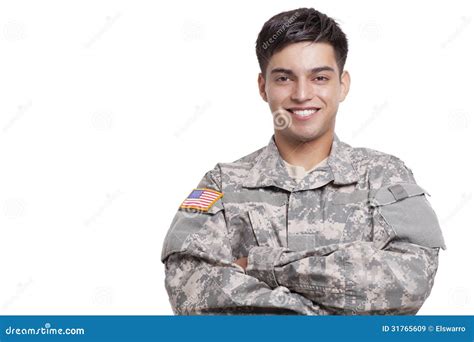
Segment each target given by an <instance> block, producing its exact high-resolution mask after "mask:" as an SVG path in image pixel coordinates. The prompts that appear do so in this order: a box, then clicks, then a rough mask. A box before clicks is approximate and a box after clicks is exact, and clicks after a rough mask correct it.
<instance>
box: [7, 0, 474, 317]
mask: <svg viewBox="0 0 474 342" xmlns="http://www.w3.org/2000/svg"><path fill="white" fill-rule="evenodd" d="M298 7H315V8H316V9H319V10H320V11H322V12H324V13H326V14H328V15H329V16H331V17H333V18H335V19H336V20H337V21H338V22H339V23H340V24H341V27H342V29H343V30H344V31H345V32H346V34H347V36H348V39H349V46H350V48H349V57H348V60H347V64H346V69H347V70H349V72H350V73H351V75H352V88H351V91H350V94H349V96H348V98H347V99H346V101H345V102H344V103H343V104H342V105H341V107H340V109H339V113H338V124H337V129H336V132H337V133H338V135H339V137H340V138H341V140H343V141H346V142H348V143H349V144H351V145H352V146H365V147H371V148H373V149H377V150H381V151H384V152H387V153H391V154H394V155H396V156H398V157H400V158H401V159H402V160H404V161H405V163H406V164H407V165H408V166H409V167H410V168H411V169H412V170H413V172H414V174H415V177H416V179H417V181H418V183H419V184H420V185H421V186H422V187H424V188H426V189H427V190H428V192H429V193H430V194H431V197H430V201H431V203H432V206H433V208H434V209H435V211H436V212H437V214H438V217H439V219H440V221H441V223H442V228H443V232H444V236H445V240H446V243H447V246H448V249H447V250H446V251H442V252H441V255H440V266H439V270H438V275H437V278H436V281H435V286H434V288H433V291H432V294H431V296H430V297H429V299H428V300H427V301H426V303H425V305H424V306H423V308H422V309H421V311H420V314H474V291H473V290H474V286H473V280H474V276H473V272H472V269H473V267H472V263H473V261H474V258H473V250H474V245H473V238H474V233H473V231H474V226H473V223H472V213H473V210H474V206H473V202H474V201H473V200H472V195H473V176H472V175H473V174H474V170H473V163H472V157H473V152H472V147H473V122H472V121H473V117H472V114H473V106H472V99H473V93H472V86H471V83H472V79H473V70H472V60H474V54H473V50H472V41H473V39H472V38H473V26H474V24H473V23H472V21H473V20H472V16H473V6H472V5H471V3H470V2H469V1H464V2H458V1H449V2H447V1H444V2H438V3H435V2H432V1H430V2H428V1H426V2H421V1H410V2H408V1H392V2H387V1H384V2H381V1H333V0H331V1H252V2H248V3H246V2H239V3H237V2H224V1H220V2H217V1H215V2H211V1H175V2H168V3H165V2H160V1H76V2H67V1H41V2H40V1H29V2H26V1H10V2H8V1H3V2H1V4H0V272H1V273H0V314H171V313H172V311H171V308H170V305H169V302H168V297H167V294H166V291H165V288H164V268H163V265H162V264H161V262H160V252H161V247H162V242H163V239H164V236H165V234H166V231H167V230H168V227H169V225H170V223H171V220H172V218H173V216H174V214H175V212H176V210H177V208H178V206H179V204H180V203H181V201H182V200H183V199H184V198H185V197H186V196H187V195H188V194H189V192H190V191H191V190H192V188H193V187H195V186H196V185H197V183H198V182H199V180H200V179H201V178H202V176H203V175H204V173H205V172H206V171H207V170H209V169H211V168H213V167H214V165H215V164H216V163H217V162H230V161H233V160H235V159H238V158H240V157H242V156H244V155H246V154H248V153H250V152H253V151H255V150H257V149H258V148H260V147H263V146H265V145H266V144H267V143H268V141H269V139H270V137H271V134H272V133H273V130H272V129H273V128H272V127H273V126H272V117H271V115H270V111H269V109H268V107H267V105H266V103H264V102H263V101H262V100H261V99H260V97H259V95H258V91H257V74H258V64H257V59H256V56H255V51H254V47H255V40H256V38H257V34H258V32H259V31H260V29H261V27H262V25H263V23H264V22H265V21H266V20H267V19H269V18H270V17H271V16H273V15H274V14H277V13H279V12H281V11H283V10H290V9H295V8H298Z"/></svg>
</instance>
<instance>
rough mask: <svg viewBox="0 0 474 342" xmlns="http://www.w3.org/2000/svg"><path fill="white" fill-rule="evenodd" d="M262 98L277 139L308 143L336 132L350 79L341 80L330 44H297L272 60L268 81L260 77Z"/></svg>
mask: <svg viewBox="0 0 474 342" xmlns="http://www.w3.org/2000/svg"><path fill="white" fill-rule="evenodd" d="M258 83H259V90H260V95H261V96H262V98H263V100H264V101H266V102H268V104H269V106H270V109H271V111H272V113H273V115H274V121H275V123H276V122H277V121H281V120H285V122H287V123H289V124H285V125H284V126H283V127H279V126H278V124H275V135H280V136H281V137H282V138H284V139H285V140H287V141H291V142H308V141H312V140H316V139H318V138H320V137H322V136H324V135H326V134H332V133H333V132H334V127H335V122H336V113H337V110H338V108H339V103H340V102H342V101H344V99H345V97H346V95H347V93H348V91H349V86H350V76H349V73H348V72H347V71H344V72H343V73H342V75H341V76H340V72H339V70H338V67H337V62H336V58H335V54H334V49H333V47H332V46H331V45H329V44H327V43H312V42H299V43H293V44H290V45H288V46H286V47H285V48H283V49H282V50H281V51H279V52H277V53H275V54H274V55H272V57H271V58H270V61H269V63H268V66H267V68H266V70H265V77H264V76H263V75H262V74H259V78H258Z"/></svg>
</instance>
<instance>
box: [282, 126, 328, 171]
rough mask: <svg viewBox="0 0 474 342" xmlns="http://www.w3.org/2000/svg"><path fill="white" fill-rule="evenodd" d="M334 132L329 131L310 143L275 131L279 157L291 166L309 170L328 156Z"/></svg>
mask: <svg viewBox="0 0 474 342" xmlns="http://www.w3.org/2000/svg"><path fill="white" fill-rule="evenodd" d="M333 138H334V132H333V131H331V130H329V131H328V132H326V133H325V134H324V135H322V136H320V137H318V138H316V139H314V140H311V141H305V142H303V141H298V140H294V139H291V138H288V137H285V136H283V135H282V134H280V131H275V143H276V145H277V147H278V151H279V152H280V155H281V157H282V158H283V159H284V160H285V161H286V162H287V163H290V164H292V165H297V166H302V167H304V169H305V170H309V169H311V168H312V167H314V166H315V165H317V164H319V163H320V162H321V161H322V160H323V159H325V158H326V157H328V156H329V153H330V151H331V146H332V141H333Z"/></svg>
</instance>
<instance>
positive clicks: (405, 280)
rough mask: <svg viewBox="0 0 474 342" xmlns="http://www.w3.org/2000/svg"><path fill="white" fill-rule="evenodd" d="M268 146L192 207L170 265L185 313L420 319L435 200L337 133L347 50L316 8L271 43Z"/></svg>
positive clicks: (205, 184)
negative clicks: (270, 131) (416, 316)
mask: <svg viewBox="0 0 474 342" xmlns="http://www.w3.org/2000/svg"><path fill="white" fill-rule="evenodd" d="M256 50H257V57H258V61H259V64H260V68H261V73H260V74H259V77H258V85H259V90H260V95H261V97H262V98H263V100H264V101H266V102H268V104H269V106H270V109H271V112H272V113H273V115H274V126H275V132H274V133H275V134H274V135H273V136H272V137H271V139H270V142H269V144H268V146H266V147H264V148H261V149H259V150H257V151H255V152H253V153H251V154H249V155H247V156H245V157H243V158H241V159H239V160H236V161H234V162H232V163H219V164H217V165H216V166H215V168H214V169H213V170H211V171H209V172H207V173H206V175H205V176H204V178H203V179H202V180H201V182H200V183H199V184H198V186H197V188H196V189H194V190H193V191H192V192H191V194H190V195H189V196H188V198H186V199H185V200H184V202H183V203H182V204H181V206H180V208H179V210H178V212H177V214H176V216H175V218H174V220H173V222H172V224H171V227H170V229H169V232H168V234H167V236H166V239H165V242H164V246H163V251H162V261H163V262H164V263H165V269H166V280H165V285H166V289H167V291H168V294H169V297H170V302H171V305H172V307H173V311H174V312H175V313H176V314H305V315H327V314H415V313H416V312H417V311H418V310H419V309H420V307H421V306H422V304H423V302H424V301H425V299H426V298H427V297H428V295H429V293H430V291H431V288H432V286H433V281H434V276H435V274H436V270H437V267H438V251H439V248H445V247H444V241H443V237H442V234H441V230H440V227H439V224H438V220H437V218H436V215H435V213H434V212H433V210H432V208H431V206H430V204H429V203H428V201H427V200H426V197H425V194H426V192H425V191H424V190H423V189H422V188H421V187H420V186H418V185H417V184H416V182H415V179H414V177H413V174H412V172H411V171H410V169H408V168H407V167H406V166H405V165H404V163H403V162H402V161H401V160H400V159H398V158H396V157H394V156H391V155H388V154H384V153H382V152H378V151H374V150H371V149H366V148H352V147H351V146H349V145H347V144H345V143H343V142H341V141H340V140H339V139H338V137H337V136H336V135H335V133H334V128H335V118H336V113H337V110H338V106H339V103H340V102H342V101H343V100H344V98H345V97H346V95H347V93H348V91H349V86H350V76H349V73H348V72H347V71H344V63H345V60H346V57H347V51H348V47H347V40H346V37H345V35H344V33H343V32H342V31H341V29H340V28H339V26H338V25H337V24H336V23H335V22H334V20H333V19H331V18H329V17H327V16H326V15H324V14H322V13H320V12H318V11H316V10H314V9H312V8H302V9H297V10H294V11H289V12H285V13H280V14H278V15H276V16H274V17H273V18H271V19H270V20H269V21H268V22H266V23H265V25H264V26H263V28H262V30H261V32H260V34H259V36H258V39H257V45H256Z"/></svg>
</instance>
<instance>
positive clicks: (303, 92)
mask: <svg viewBox="0 0 474 342" xmlns="http://www.w3.org/2000/svg"><path fill="white" fill-rule="evenodd" d="M313 97H314V94H313V89H312V86H311V84H308V83H307V82H306V80H304V79H300V80H298V82H296V83H295V85H294V89H293V92H292V94H291V99H292V100H293V101H295V102H306V101H308V100H311V99H312V98H313Z"/></svg>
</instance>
